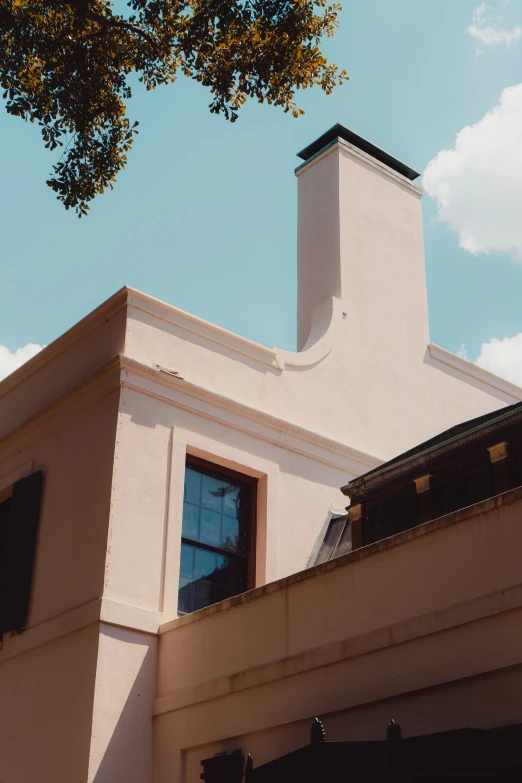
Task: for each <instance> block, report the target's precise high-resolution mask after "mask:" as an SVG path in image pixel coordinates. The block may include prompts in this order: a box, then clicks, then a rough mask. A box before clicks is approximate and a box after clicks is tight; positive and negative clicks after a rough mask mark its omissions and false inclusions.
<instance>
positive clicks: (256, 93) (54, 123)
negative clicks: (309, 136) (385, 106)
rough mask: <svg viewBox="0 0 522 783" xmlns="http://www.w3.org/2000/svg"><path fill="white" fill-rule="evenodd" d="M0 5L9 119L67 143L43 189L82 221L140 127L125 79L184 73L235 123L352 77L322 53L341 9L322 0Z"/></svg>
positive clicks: (151, 80)
mask: <svg viewBox="0 0 522 783" xmlns="http://www.w3.org/2000/svg"><path fill="white" fill-rule="evenodd" d="M127 5H128V12H127V13H125V14H121V13H116V11H115V7H114V5H113V4H111V3H110V2H108V1H107V0H0V85H1V86H2V88H3V90H4V93H3V95H4V99H5V100H6V108H7V111H8V112H9V113H10V114H13V115H16V116H18V117H21V118H23V119H25V120H30V121H31V122H34V123H37V124H38V125H39V126H40V129H41V133H42V137H43V140H44V142H45V146H46V147H47V148H48V149H50V150H54V149H56V148H57V147H59V146H61V147H63V154H62V156H61V158H60V160H59V161H58V163H57V164H56V165H55V166H54V170H53V175H52V176H51V178H50V179H49V180H48V182H47V184H48V185H49V186H50V187H51V188H52V189H53V190H54V191H55V192H56V193H57V196H58V199H60V201H62V202H63V204H64V205H65V208H66V209H69V208H71V207H72V208H74V209H75V210H76V211H77V213H78V215H79V216H80V217H81V216H82V215H84V214H86V212H87V210H88V209H89V207H88V202H90V201H91V200H92V199H93V198H94V197H95V196H96V194H97V193H103V191H104V189H105V188H107V187H110V188H112V186H113V185H112V183H113V182H114V181H115V178H116V175H117V173H118V172H119V170H120V169H121V168H123V167H124V166H125V163H126V160H127V152H128V151H129V149H130V147H131V145H132V142H133V138H134V135H135V134H136V133H137V129H136V126H137V124H138V123H137V122H135V123H134V124H132V125H131V123H130V121H129V119H128V118H127V117H126V109H125V102H126V100H127V99H128V98H130V96H131V90H130V87H129V85H128V77H129V75H130V74H131V73H132V72H137V74H138V75H139V80H140V81H141V82H143V84H144V85H145V87H146V88H147V89H148V90H152V89H154V88H155V87H157V86H158V85H161V84H166V83H168V82H174V81H175V79H176V77H177V75H178V74H179V73H182V74H184V75H185V76H188V77H190V78H192V79H195V80H196V81H198V82H201V84H203V85H204V86H206V87H207V88H209V90H210V93H211V96H212V102H211V104H210V111H211V112H214V113H216V114H223V115H224V117H225V118H226V119H228V120H230V121H232V122H234V121H235V120H236V118H237V116H238V111H239V109H240V108H241V107H242V106H243V104H244V103H245V101H246V100H247V99H248V98H255V99H256V100H258V101H259V102H264V101H266V102H268V103H270V104H274V105H276V106H281V107H282V108H283V109H284V111H286V112H291V113H292V114H293V115H294V116H299V114H302V113H303V112H302V110H301V109H299V108H298V107H297V105H296V104H295V102H294V96H295V91H296V90H297V89H306V88H307V87H311V86H312V85H319V86H320V87H321V88H322V89H323V90H324V91H325V92H326V93H330V92H331V91H332V89H333V87H334V86H335V85H336V84H339V83H341V82H342V81H343V80H344V79H346V78H347V76H346V73H345V71H339V69H338V68H337V66H335V65H332V64H329V63H328V62H327V60H326V58H325V57H324V56H323V55H322V53H321V49H320V42H321V38H322V37H323V36H332V35H333V33H334V31H335V28H336V26H337V23H338V12H339V11H340V6H339V5H338V4H337V3H333V4H331V5H328V0H129V2H128V4H127Z"/></svg>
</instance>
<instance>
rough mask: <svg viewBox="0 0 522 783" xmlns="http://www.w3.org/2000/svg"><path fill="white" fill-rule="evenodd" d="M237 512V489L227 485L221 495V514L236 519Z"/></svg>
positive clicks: (232, 485)
mask: <svg viewBox="0 0 522 783" xmlns="http://www.w3.org/2000/svg"><path fill="white" fill-rule="evenodd" d="M238 512H239V487H238V486H235V485H234V484H229V485H228V486H227V487H225V491H224V495H223V514H226V515H227V516H229V517H234V518H236V517H237V515H238Z"/></svg>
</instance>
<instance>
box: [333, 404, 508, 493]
mask: <svg viewBox="0 0 522 783" xmlns="http://www.w3.org/2000/svg"><path fill="white" fill-rule="evenodd" d="M517 414H522V402H516V403H514V404H513V405H508V406H506V407H505V408H500V410H496V411H492V412H491V413H486V414H484V415H483V416H477V417H476V418H475V419H470V420H469V421H465V422H462V424H456V425H455V426H454V427H450V428H449V429H448V430H445V431H444V432H441V433H439V435H435V436H434V437H433V438H430V439H429V440H425V441H424V442H423V443H420V444H419V445H418V446H415V447H414V448H412V449H409V450H408V451H405V452H403V453H402V454H399V455H398V456H397V457H394V458H393V459H390V460H388V462H385V463H384V464H383V465H379V466H378V467H376V468H374V469H373V470H369V471H368V472H367V473H364V475H362V476H358V477H357V478H356V479H354V480H353V481H350V483H349V484H347V485H346V486H345V487H342V488H341V489H342V492H344V494H345V495H350V490H352V489H354V488H355V487H357V486H358V485H360V484H364V482H365V481H367V480H368V479H370V478H372V477H374V476H378V475H380V474H384V473H387V472H388V471H389V470H391V469H392V468H393V467H395V466H396V465H399V464H404V465H406V464H407V463H409V462H411V461H413V460H415V459H416V458H418V457H420V456H421V455H425V454H426V455H427V454H429V453H432V454H434V453H436V452H438V451H439V450H442V449H443V448H444V447H445V446H447V445H448V444H450V443H453V442H460V441H465V440H467V439H468V438H469V437H471V436H472V435H473V434H475V433H478V432H480V431H482V430H487V429H488V428H490V427H494V426H495V425H496V424H500V423H501V422H503V421H504V420H506V419H509V418H511V417H512V416H515V415H517Z"/></svg>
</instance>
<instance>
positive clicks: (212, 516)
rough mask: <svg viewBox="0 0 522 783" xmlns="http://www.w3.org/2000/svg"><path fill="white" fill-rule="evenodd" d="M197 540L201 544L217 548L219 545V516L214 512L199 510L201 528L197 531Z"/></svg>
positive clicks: (204, 509)
mask: <svg viewBox="0 0 522 783" xmlns="http://www.w3.org/2000/svg"><path fill="white" fill-rule="evenodd" d="M199 540H200V541H201V543H203V544H209V545H210V546H219V545H220V543H221V514H216V512H215V511H209V510H208V509H206V508H202V509H201V526H200V531H199Z"/></svg>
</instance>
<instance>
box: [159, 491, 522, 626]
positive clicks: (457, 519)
mask: <svg viewBox="0 0 522 783" xmlns="http://www.w3.org/2000/svg"><path fill="white" fill-rule="evenodd" d="M520 500H522V486H521V487H517V489H512V490H510V491H509V492H504V493H503V494H502V495H496V496H495V497H492V498H489V499H488V500H483V501H481V502H480V503H475V504H474V505H473V506H467V507H466V508H462V509H459V510H458V511H454V512H452V513H451V514H447V515H446V516H444V517H439V518H438V519H433V520H431V521H430V522H426V523H425V524H423V525H418V526H417V527H414V528H411V530H406V531H405V532H404V533H399V534H398V535H396V536H391V537H390V538H385V539H383V540H382V541H378V542H377V543H375V544H370V545H369V546H365V547H361V549H357V550H355V552H349V553H348V554H346V555H343V556H342V557H337V558H335V559H334V560H329V561H328V562H326V563H321V564H320V565H318V566H314V568H308V569H306V570H305V571H299V572H298V573H296V574H292V575H291V576H287V577H285V578H284V579H278V580H277V581H276V582H270V583H269V584H267V585H263V586H261V587H256V588H255V590H250V591H249V592H247V593H241V594H240V595H236V596H234V597H233V598H228V599H227V600H226V601H221V602H220V603H218V604H213V605H212V606H207V607H205V608H204V609H200V610H199V611H197V612H193V613H192V614H187V615H184V616H183V617H178V618H177V619H175V620H171V621H170V622H168V623H165V624H164V625H161V626H160V629H159V632H160V634H164V633H169V632H170V631H173V630H175V629H176V628H179V627H181V626H184V625H188V624H191V623H197V622H199V621H200V620H204V619H205V618H206V617H209V616H211V615H215V614H219V613H220V612H225V611H227V610H228V609H231V608H233V607H235V606H241V605H243V604H246V603H250V602H251V601H256V600H258V599H259V598H262V597H263V596H265V595H269V594H271V593H275V592H277V591H279V590H284V589H285V588H287V587H289V586H290V585H293V584H296V583H298V582H303V581H305V580H307V579H314V578H315V577H318V576H320V575H321V574H324V573H327V572H328V571H333V570H336V569H338V568H343V567H344V566H345V565H347V564H349V563H354V562H356V561H358V560H363V559H364V558H367V557H371V556H372V555H375V554H378V553H380V552H385V551H387V550H389V549H393V548H394V547H396V546H401V545H403V544H407V543H408V542H410V541H414V540H415V539H417V538H420V537H422V536H426V535H429V534H431V533H435V532H436V531H437V530H442V529H443V528H446V527H450V526H451V525H457V524H460V523H462V522H465V521H466V520H469V519H472V518H475V517H477V516H480V515H482V514H488V513H490V512H491V511H494V510H495V509H498V508H501V507H502V506H508V505H511V504H512V503H516V502H517V501H520Z"/></svg>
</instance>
